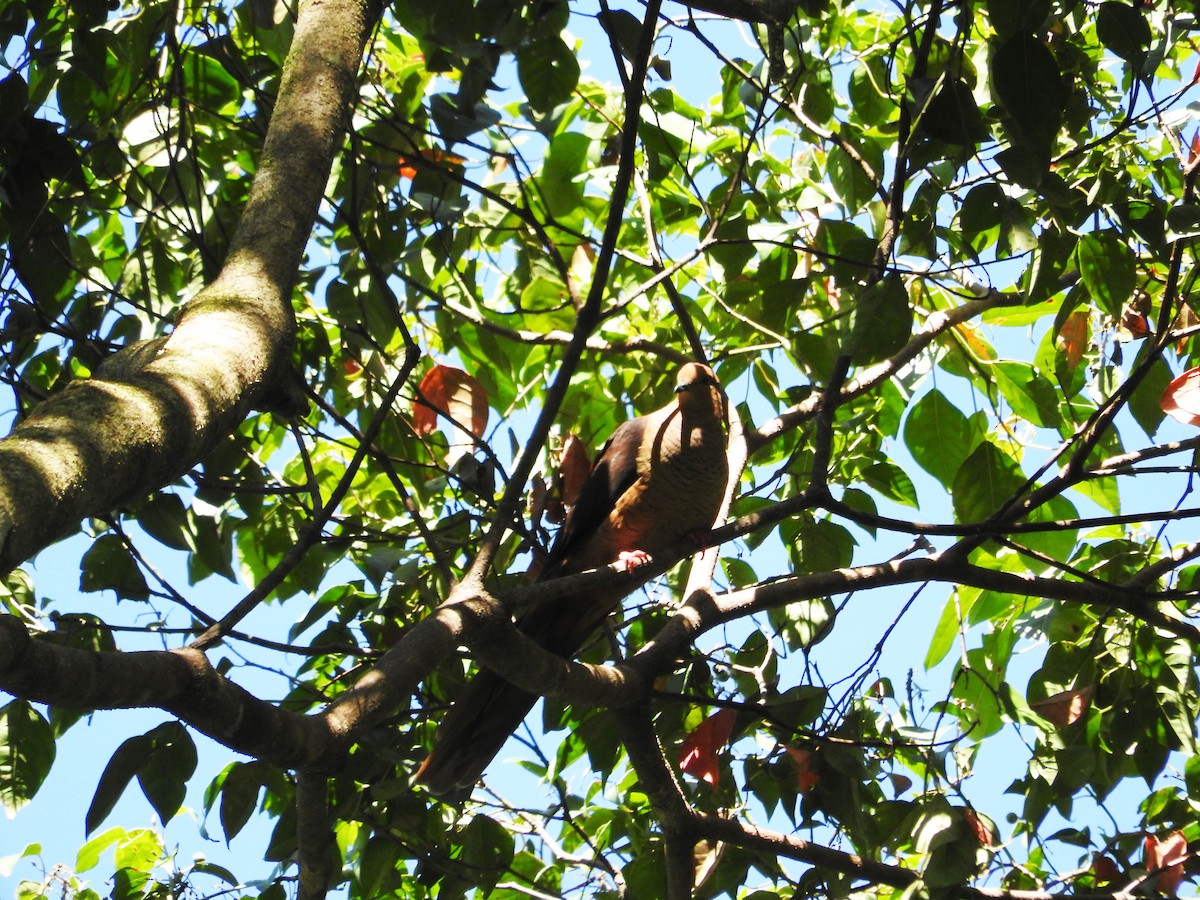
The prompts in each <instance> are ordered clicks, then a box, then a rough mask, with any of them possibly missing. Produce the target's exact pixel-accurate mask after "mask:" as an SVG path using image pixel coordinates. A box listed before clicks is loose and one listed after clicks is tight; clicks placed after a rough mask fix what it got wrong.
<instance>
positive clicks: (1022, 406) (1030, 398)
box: [991, 361, 1062, 428]
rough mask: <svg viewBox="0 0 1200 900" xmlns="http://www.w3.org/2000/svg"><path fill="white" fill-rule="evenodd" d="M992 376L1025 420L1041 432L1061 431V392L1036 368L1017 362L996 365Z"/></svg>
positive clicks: (994, 364)
mask: <svg viewBox="0 0 1200 900" xmlns="http://www.w3.org/2000/svg"><path fill="white" fill-rule="evenodd" d="M991 372H992V375H993V377H994V380H995V383H996V386H997V387H998V388H999V389H1000V394H1001V395H1002V396H1003V397H1004V399H1005V400H1007V401H1008V404H1009V406H1011V407H1012V410H1013V412H1014V413H1016V414H1017V415H1018V416H1020V417H1021V418H1022V419H1024V420H1025V421H1027V422H1031V423H1033V424H1034V425H1037V426H1039V427H1041V428H1057V427H1058V425H1059V424H1060V423H1061V422H1062V413H1061V409H1060V403H1061V398H1060V396H1059V394H1058V392H1057V391H1056V390H1055V389H1054V385H1052V384H1051V383H1050V382H1049V381H1048V380H1047V379H1046V378H1045V377H1044V376H1043V375H1042V373H1041V372H1039V371H1038V370H1037V369H1035V368H1034V367H1033V366H1032V365H1030V364H1029V363H1024V362H1016V361H1001V362H995V363H993V364H992V366H991Z"/></svg>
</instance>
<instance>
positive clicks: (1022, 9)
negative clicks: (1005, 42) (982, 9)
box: [987, 0, 1050, 38]
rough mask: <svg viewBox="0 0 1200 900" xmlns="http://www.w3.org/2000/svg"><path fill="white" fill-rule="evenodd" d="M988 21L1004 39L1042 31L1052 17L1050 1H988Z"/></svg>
mask: <svg viewBox="0 0 1200 900" xmlns="http://www.w3.org/2000/svg"><path fill="white" fill-rule="evenodd" d="M987 13H988V19H989V20H990V21H991V23H992V27H993V28H995V29H996V33H997V34H999V35H1000V36H1001V37H1003V38H1007V37H1011V36H1012V35H1014V34H1017V33H1029V32H1034V31H1039V30H1041V28H1042V26H1043V25H1044V24H1045V22H1046V19H1047V17H1048V16H1049V15H1050V0H987Z"/></svg>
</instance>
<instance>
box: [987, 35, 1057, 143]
mask: <svg viewBox="0 0 1200 900" xmlns="http://www.w3.org/2000/svg"><path fill="white" fill-rule="evenodd" d="M991 78H992V90H993V92H994V93H995V95H996V97H997V99H999V101H1000V104H1001V105H1002V106H1003V107H1004V110H1005V112H1007V113H1008V115H1009V116H1010V117H1011V118H1012V120H1013V121H1014V123H1015V124H1016V126H1017V128H1018V129H1019V130H1020V133H1021V134H1022V135H1024V136H1027V137H1033V138H1037V139H1038V141H1039V144H1041V143H1048V142H1049V141H1050V140H1051V139H1052V138H1053V137H1054V136H1055V135H1056V134H1058V129H1059V126H1060V124H1061V122H1062V114H1063V110H1064V109H1065V108H1066V105H1067V97H1068V86H1067V82H1066V79H1064V78H1063V75H1062V72H1061V71H1059V67H1058V62H1057V60H1055V58H1054V54H1052V53H1051V52H1050V51H1049V50H1048V49H1046V46H1045V44H1043V43H1042V42H1041V41H1039V40H1038V39H1037V38H1035V37H1033V35H1031V34H1015V35H1013V36H1012V37H1010V38H1008V39H1007V40H1005V41H1003V42H1001V44H1000V45H999V46H998V47H997V48H996V51H995V53H994V54H993V55H992V65H991Z"/></svg>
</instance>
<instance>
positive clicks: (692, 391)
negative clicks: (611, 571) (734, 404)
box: [675, 363, 725, 419]
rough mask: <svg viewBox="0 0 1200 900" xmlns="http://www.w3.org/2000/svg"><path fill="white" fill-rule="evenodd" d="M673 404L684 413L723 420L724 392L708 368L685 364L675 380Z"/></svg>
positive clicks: (699, 364) (697, 364) (696, 364)
mask: <svg viewBox="0 0 1200 900" xmlns="http://www.w3.org/2000/svg"><path fill="white" fill-rule="evenodd" d="M675 402H676V403H678V404H679V408H680V409H681V410H683V411H684V412H686V413H694V414H700V415H704V416H712V417H713V418H717V419H724V418H725V392H724V391H722V390H721V382H719V381H717V376H716V374H715V373H714V372H713V370H712V369H710V368H709V367H708V366H706V365H703V364H701V363H686V364H685V365H683V366H681V367H680V369H679V374H678V375H677V376H676V378H675Z"/></svg>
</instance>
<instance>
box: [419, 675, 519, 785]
mask: <svg viewBox="0 0 1200 900" xmlns="http://www.w3.org/2000/svg"><path fill="white" fill-rule="evenodd" d="M536 702H537V696H536V695H534V694H530V693H527V692H525V691H523V690H521V689H520V688H518V687H516V686H515V685H513V684H511V683H509V682H508V681H505V680H504V679H503V678H501V677H500V676H499V675H496V674H494V673H493V672H489V671H487V670H486V669H485V670H483V671H481V672H479V673H478V674H477V675H476V676H475V678H473V679H472V680H471V683H470V684H468V685H467V686H466V687H465V688H463V691H462V693H461V694H459V696H458V699H457V700H455V702H454V705H453V706H452V707H451V708H450V711H449V712H447V713H446V716H445V718H443V719H442V724H441V725H440V726H438V731H437V740H436V742H435V743H434V748H433V751H432V752H431V753H430V754H429V756H427V757H426V758H425V762H423V763H422V764H421V768H419V769H418V770H417V774H416V776H415V780H416V781H417V782H419V783H421V784H424V785H425V786H426V787H427V788H429V790H430V791H431V792H432V793H434V794H438V795H445V794H451V793H454V792H455V791H458V790H462V789H464V788H469V787H471V786H472V785H474V784H475V782H476V781H478V780H479V778H480V776H482V775H483V770H484V769H486V768H487V766H488V763H490V762H491V761H492V759H493V758H494V757H495V756H496V754H497V753H499V752H500V748H501V747H503V746H504V742H505V741H507V740H508V738H509V735H511V734H512V733H513V732H514V731H516V730H517V728H519V727H520V725H521V722H522V721H524V719H525V716H526V715H528V714H529V710H531V709H533V705H534V703H536Z"/></svg>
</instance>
